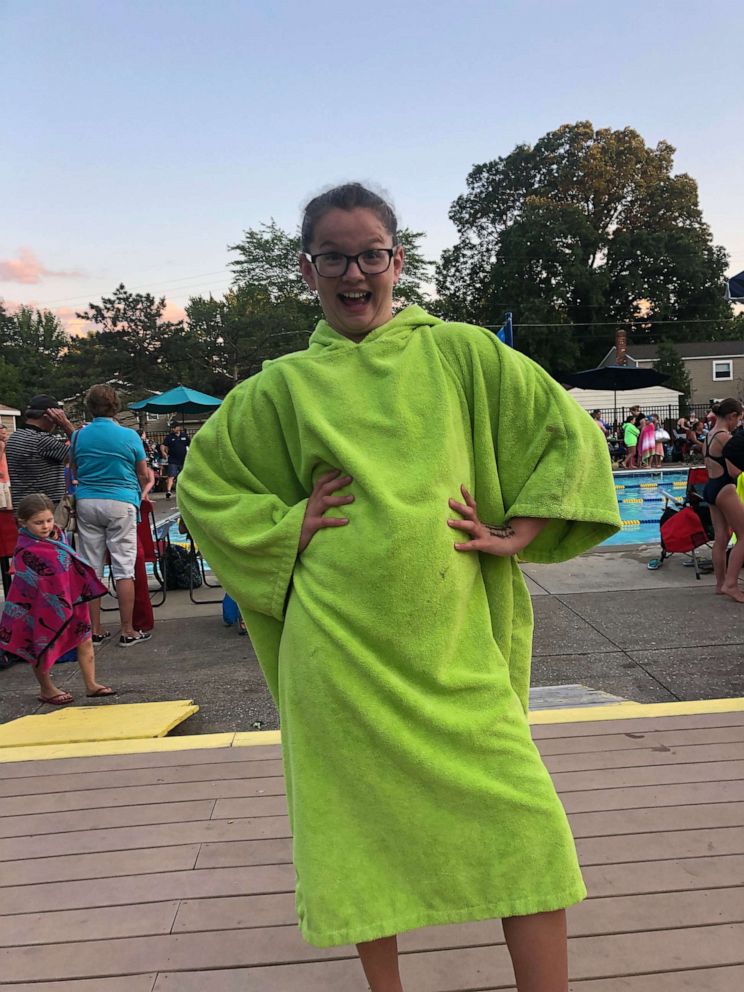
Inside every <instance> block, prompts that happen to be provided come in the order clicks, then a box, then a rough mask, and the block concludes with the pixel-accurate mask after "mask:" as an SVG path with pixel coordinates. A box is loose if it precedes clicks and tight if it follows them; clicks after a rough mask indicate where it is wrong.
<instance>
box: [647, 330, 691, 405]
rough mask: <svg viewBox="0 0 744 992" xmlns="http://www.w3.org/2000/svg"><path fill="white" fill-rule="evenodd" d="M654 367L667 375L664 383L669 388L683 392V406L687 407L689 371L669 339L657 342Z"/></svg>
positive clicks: (689, 391) (689, 384)
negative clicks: (667, 377)
mask: <svg viewBox="0 0 744 992" xmlns="http://www.w3.org/2000/svg"><path fill="white" fill-rule="evenodd" d="M655 367H656V371H657V372H662V373H664V374H665V375H668V376H669V379H668V380H667V382H665V383H664V385H665V386H667V387H668V388H669V389H677V390H679V392H680V393H682V394H683V403H684V406H685V407H687V405H688V404H689V402H690V397H691V396H692V382H691V380H690V373H689V372H688V371H687V367H686V365H685V363H684V362H683V361H682V356H681V355H680V353H679V352H678V351H677V349H676V348H675V347H674V344H673V343H672V342H671V341H662V342H661V343H660V344H659V346H658V348H657V349H656V362H655Z"/></svg>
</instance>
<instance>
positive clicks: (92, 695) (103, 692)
mask: <svg viewBox="0 0 744 992" xmlns="http://www.w3.org/2000/svg"><path fill="white" fill-rule="evenodd" d="M85 695H86V696H87V697H88V699H97V698H98V697H99V696H115V695H116V689H110V688H109V687H108V686H107V685H102V686H101V688H100V689H96V691H95V692H86V694H85Z"/></svg>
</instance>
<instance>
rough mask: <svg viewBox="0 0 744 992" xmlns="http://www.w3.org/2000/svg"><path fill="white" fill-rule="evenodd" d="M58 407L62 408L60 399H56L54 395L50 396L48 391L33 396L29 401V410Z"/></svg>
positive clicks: (58, 408)
mask: <svg viewBox="0 0 744 992" xmlns="http://www.w3.org/2000/svg"><path fill="white" fill-rule="evenodd" d="M52 408H56V409H57V410H61V409H62V404H61V403H60V402H59V400H55V398H54V397H53V396H48V395H47V394H46V393H42V394H41V395H40V396H32V397H31V399H30V400H29V401H28V409H29V410H41V411H42V412H43V411H44V410H49V409H52Z"/></svg>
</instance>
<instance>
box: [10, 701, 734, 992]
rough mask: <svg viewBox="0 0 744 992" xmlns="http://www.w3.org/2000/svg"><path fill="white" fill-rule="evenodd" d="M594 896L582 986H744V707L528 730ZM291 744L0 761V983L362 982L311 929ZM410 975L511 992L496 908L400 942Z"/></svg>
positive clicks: (137, 987)
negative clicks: (291, 814)
mask: <svg viewBox="0 0 744 992" xmlns="http://www.w3.org/2000/svg"><path fill="white" fill-rule="evenodd" d="M533 730H534V736H535V739H536V741H537V743H538V746H539V747H540V749H541V751H542V753H543V756H544V757H545V761H546V764H547V765H548V767H549V769H550V770H551V773H552V774H553V777H554V780H555V782H556V785H557V787H558V789H559V792H560V793H561V796H562V799H563V801H564V804H565V806H566V809H567V811H568V813H569V816H570V818H571V822H572V826H573V829H574V833H575V836H576V840H577V847H578V850H579V856H580V860H581V863H582V866H583V868H584V874H585V878H586V881H587V886H588V888H589V892H590V898H589V899H588V900H587V901H586V902H584V903H582V904H581V905H580V906H577V907H574V908H573V909H572V910H570V912H569V929H570V953H571V971H572V984H571V990H572V992H693V990H694V992H739V990H740V989H741V988H744V713H721V714H706V715H702V716H678V717H666V718H664V717H654V718H648V719H634V720H610V721H602V722H596V723H576V724H550V725H540V726H536V727H534V728H533ZM290 850H291V848H290V838H289V827H288V823H287V818H286V815H285V800H284V794H283V781H282V778H281V761H280V754H279V749H278V748H276V747H275V746H266V747H252V748H230V749H211V750H208V751H207V750H204V751H176V752H172V753H169V752H160V753H144V754H131V755H111V756H101V757H95V758H75V759H66V758H63V759H58V760H54V761H35V762H16V763H6V764H4V765H3V766H2V767H1V768H0V992H3V990H7V992H10V990H13V992H26V990H28V992H31V990H33V992H192V990H193V992H207V990H208V992H233V990H234V992H254V990H255V992H258V990H261V992H267V990H271V992H355V990H360V992H361V990H363V989H364V988H365V983H364V981H363V979H362V974H361V970H360V968H359V964H358V962H357V961H356V958H355V954H354V950H353V948H348V947H341V948H329V949H325V950H318V949H316V948H312V947H309V946H308V945H307V944H305V943H304V942H303V941H302V939H301V938H300V936H299V933H298V931H297V929H296V925H295V916H294V900H293V894H292V889H293V882H294V875H293V869H292V867H291V865H290V863H289V857H290ZM400 947H401V954H402V970H403V974H404V980H405V983H406V989H407V992H476V990H478V992H494V990H496V989H503V990H510V989H513V977H512V973H511V968H510V965H509V959H508V954H507V952H506V948H505V946H504V942H503V936H502V933H501V928H500V926H499V924H498V922H495V921H486V922H480V923H470V924H464V925H461V926H446V927H434V928H429V929H426V930H420V931H415V932H412V933H409V934H404V935H403V936H402V937H401V939H400Z"/></svg>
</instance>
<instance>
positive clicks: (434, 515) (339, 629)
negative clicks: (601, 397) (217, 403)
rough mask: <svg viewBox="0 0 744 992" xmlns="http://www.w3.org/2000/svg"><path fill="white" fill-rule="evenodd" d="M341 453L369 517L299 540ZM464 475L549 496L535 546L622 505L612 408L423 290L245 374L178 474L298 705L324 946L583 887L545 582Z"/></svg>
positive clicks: (531, 502) (302, 818) (523, 497)
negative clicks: (455, 509) (543, 668)
mask: <svg viewBox="0 0 744 992" xmlns="http://www.w3.org/2000/svg"><path fill="white" fill-rule="evenodd" d="M330 469H341V470H342V472H344V473H347V474H349V475H351V476H353V480H354V481H353V483H352V484H351V485H350V486H349V487H348V491H350V492H353V493H354V495H355V502H354V503H352V504H351V505H349V506H344V507H341V508H338V511H337V515H338V516H348V517H349V520H350V522H349V524H348V526H346V527H342V528H327V529H324V530H320V531H318V532H317V533H316V534H315V536H314V537H313V538H312V540H311V542H310V544H309V545H308V547H307V548H306V550H305V551H304V552H303V554H302V555H301V556H300V557H298V554H297V549H298V543H299V537H300V529H301V526H302V520H303V517H304V514H305V507H306V505H307V498H308V496H309V495H310V493H311V491H312V489H313V485H314V483H315V481H316V480H317V478H318V476H320V475H322V474H324V473H326V472H328V471H329V470H330ZM461 483H462V484H464V485H465V486H466V487H467V488H468V489H469V490H470V492H471V493H473V495H474V496H475V498H476V500H477V502H478V513H479V516H480V518H481V520H484V521H487V522H488V523H491V524H500V523H503V522H505V521H508V520H509V519H511V518H512V517H543V518H545V517H547V518H549V520H550V522H549V523H548V524H547V526H546V527H545V528H544V529H543V531H542V532H541V533H540V535H539V536H538V537H537V538H536V539H535V540H534V541H533V542H532V544H530V545H529V546H528V547H527V548H526V549H525V550H524V551H523V552H522V555H521V557H522V558H523V559H524V560H525V561H532V562H556V561H562V560H564V559H567V558H570V557H572V556H574V555H577V554H580V553H581V552H582V551H586V550H587V549H589V548H591V547H592V546H593V545H595V544H597V543H598V542H600V541H602V540H604V539H605V538H607V537H609V536H610V535H611V534H613V533H614V532H615V531H616V530H617V529H618V526H619V523H620V521H619V517H618V509H617V501H616V498H615V490H614V485H613V479H612V474H611V470H610V461H609V458H608V454H607V446H606V443H605V440H604V438H603V437H602V434H601V433H600V431H598V430H597V427H596V425H595V424H593V423H592V421H591V419H590V418H589V416H588V414H586V413H585V412H584V411H583V410H581V409H580V408H579V407H578V406H577V404H576V403H575V402H574V400H573V399H571V398H570V397H569V396H568V395H567V394H566V392H565V391H564V390H563V389H562V388H561V387H560V386H559V385H558V384H557V383H556V382H555V381H554V380H553V379H551V378H550V377H549V376H548V375H547V374H546V373H545V372H544V371H543V370H542V369H541V368H540V367H539V366H537V365H535V364H534V363H533V362H531V361H530V360H529V359H528V358H526V357H525V356H524V355H521V354H519V353H518V352H515V351H513V350H512V349H510V348H507V347H506V346H504V345H502V344H501V343H500V342H499V341H498V340H497V339H496V338H495V336H494V335H493V334H491V333H490V332H489V331H486V330H484V329H483V328H479V327H471V326H468V325H464V324H446V323H443V322H442V321H440V320H438V319H437V318H435V317H431V316H430V315H429V314H427V313H425V312H424V311H423V310H421V309H420V308H418V307H408V308H407V309H405V310H403V311H402V312H401V313H399V314H397V315H396V316H395V317H394V318H393V319H392V320H391V321H390V322H389V323H387V324H385V325H383V326H382V327H378V328H376V329H375V330H374V331H372V332H371V333H370V334H369V335H368V336H367V337H366V338H365V339H364V340H363V341H362V342H361V343H358V344H357V343H355V342H353V341H351V340H349V339H348V338H345V337H344V336H342V335H341V334H339V333H337V332H336V331H334V330H333V328H331V327H330V326H329V325H328V324H327V323H326V322H325V321H321V322H320V323H319V324H318V326H317V328H316V330H315V332H314V333H313V335H312V337H311V339H310V343H309V346H308V348H307V350H306V351H303V352H298V353H295V354H291V355H286V356H284V357H283V358H280V359H278V360H276V361H273V362H267V363H266V365H265V366H264V368H263V370H262V371H261V372H260V373H259V374H258V375H256V376H254V377H252V378H251V379H248V380H247V381H246V382H244V383H242V384H241V385H239V386H238V387H237V388H236V389H234V390H233V391H232V392H231V393H230V395H229V396H228V397H227V398H226V400H225V402H224V403H223V404H222V406H221V408H220V409H219V411H218V412H217V413H215V414H214V415H213V416H212V417H210V419H209V420H208V421H207V423H206V424H205V425H204V427H202V428H201V430H200V431H199V432H198V434H197V435H196V436H195V438H194V440H193V442H192V445H191V450H190V453H189V455H188V458H187V460H186V467H185V469H184V471H183V473H182V475H181V478H180V480H179V497H180V506H181V510H182V512H183V516H184V518H185V520H186V523H187V525H188V527H189V529H190V531H191V533H192V534H193V536H194V538H195V539H196V541H197V542H198V543H199V545H200V548H201V550H202V552H203V553H204V555H205V556H206V558H207V559H208V561H209V562H210V564H211V566H212V568H213V569H214V571H215V572H216V574H217V576H218V577H219V579H220V581H221V582H222V583H223V586H224V588H225V589H226V590H227V592H228V593H229V594H230V595H231V596H233V597H234V599H235V600H237V602H238V604H239V605H240V608H241V611H242V613H243V617H244V619H245V622H246V625H247V627H248V631H249V633H250V635H251V639H252V642H253V645H254V647H255V650H256V654H257V656H258V659H259V662H260V664H261V667H262V669H263V671H264V674H265V676H266V680H267V682H268V684H269V687H270V689H271V692H272V694H273V696H274V699H275V700H276V702H277V705H278V708H279V713H280V719H281V728H282V748H283V756H284V769H285V778H286V787H287V799H288V804H289V815H290V822H291V826H292V832H293V838H294V842H293V859H294V863H295V867H296V872H297V912H298V915H299V920H300V926H301V930H302V933H303V936H304V937H305V938H306V939H307V940H308V941H309V942H310V943H312V944H315V945H317V946H321V947H325V946H330V945H336V944H345V943H357V942H360V941H368V940H373V939H375V938H378V937H382V936H386V935H390V934H395V933H399V932H401V931H404V930H410V929H413V928H416V927H422V926H428V925H430V924H439V923H454V922H458V921H465V920H478V919H485V918H490V917H494V918H499V917H506V916H522V915H527V914H531V913H538V912H544V911H549V910H555V909H560V908H562V907H565V906H568V905H570V904H572V903H574V902H577V901H579V900H580V899H582V898H583V897H584V895H585V889H584V884H583V881H582V878H581V873H580V871H579V867H578V863H577V859H576V853H575V849H574V844H573V839H572V837H571V833H570V830H569V827H568V822H567V820H566V816H565V813H564V811H563V808H562V806H561V803H560V801H559V799H558V797H557V795H556V793H555V790H554V788H553V785H552V782H551V780H550V778H549V776H548V773H547V771H546V770H545V768H544V766H543V764H542V761H541V760H540V757H539V754H538V752H537V749H536V748H535V746H534V745H533V743H532V740H531V737H530V732H529V727H528V723H527V717H526V711H527V694H528V688H529V674H530V654H531V642H532V610H531V603H530V598H529V595H528V592H527V589H526V586H525V583H524V580H523V578H522V575H521V573H520V570H519V567H518V565H517V562H516V560H514V559H511V558H498V557H494V556H490V555H482V554H478V553H472V552H462V551H459V552H458V551H456V550H455V549H454V547H453V544H454V543H455V541H458V540H463V538H462V536H461V534H460V532H456V531H454V530H452V529H451V528H449V527H448V526H447V519H448V518H449V517H451V516H452V515H453V513H452V511H451V510H450V508H449V506H448V502H447V501H448V499H449V498H450V497H454V498H456V499H460V498H461V497H460V485H461ZM346 491H347V490H341V491H340V493H339V495H343V494H344V493H345V492H346ZM330 512H335V511H330Z"/></svg>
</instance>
